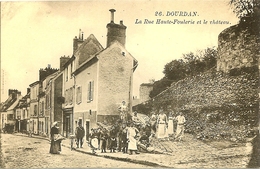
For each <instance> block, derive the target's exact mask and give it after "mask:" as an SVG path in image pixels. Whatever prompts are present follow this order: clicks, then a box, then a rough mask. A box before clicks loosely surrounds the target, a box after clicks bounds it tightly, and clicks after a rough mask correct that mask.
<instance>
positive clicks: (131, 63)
mask: <svg viewBox="0 0 260 169" xmlns="http://www.w3.org/2000/svg"><path fill="white" fill-rule="evenodd" d="M110 12H111V21H110V23H108V24H107V25H106V27H107V45H106V47H103V46H102V45H101V44H100V43H99V41H98V40H97V39H96V37H95V36H94V35H93V34H91V35H89V36H88V37H87V38H86V39H84V37H83V36H84V34H83V32H82V31H81V30H80V31H79V36H78V37H77V36H75V38H74V39H73V54H72V56H71V57H66V56H63V57H60V67H59V69H54V68H51V66H50V65H48V67H46V68H45V69H40V70H39V80H38V81H35V82H33V83H31V84H30V85H29V88H28V89H27V94H26V95H25V96H21V92H19V91H18V90H12V89H10V90H9V93H8V94H9V98H8V99H7V100H6V101H5V102H4V103H2V105H1V128H3V127H4V125H5V124H8V123H12V124H14V125H15V130H16V131H17V132H22V131H27V132H28V131H31V132H33V133H34V134H39V135H46V136H47V135H48V134H49V132H50V128H51V124H52V123H53V122H54V121H59V122H60V132H61V133H62V134H63V135H64V136H65V137H68V136H69V135H70V134H73V133H74V130H75V127H76V125H77V123H78V122H81V123H82V124H83V125H84V128H85V130H86V137H88V134H89V131H90V129H91V128H94V127H97V124H98V123H106V124H109V123H114V122H115V121H116V120H118V119H119V111H118V107H119V106H120V104H121V103H122V101H125V102H126V103H127V105H128V107H129V108H130V109H129V111H130V113H131V111H132V110H131V107H132V100H133V94H132V91H133V73H134V71H135V69H136V68H137V65H138V62H137V60H136V59H135V58H134V57H133V56H132V55H131V54H130V53H129V52H128V51H127V50H126V48H125V41H126V28H127V27H126V26H125V25H124V24H123V21H120V23H119V24H116V23H114V12H115V10H114V9H111V10H110Z"/></svg>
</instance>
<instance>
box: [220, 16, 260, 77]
mask: <svg viewBox="0 0 260 169" xmlns="http://www.w3.org/2000/svg"><path fill="white" fill-rule="evenodd" d="M258 41H259V32H258V28H257V26H256V22H255V20H254V19H253V18H251V17H243V18H241V19H240V22H239V24H237V25H234V26H231V27H229V28H227V29H225V30H223V31H222V32H221V33H220V34H219V36H218V57H217V71H223V72H225V73H227V72H229V71H230V70H231V69H234V68H241V67H253V66H257V64H258V58H259V57H260V53H259V48H260V45H259V43H257V42H258Z"/></svg>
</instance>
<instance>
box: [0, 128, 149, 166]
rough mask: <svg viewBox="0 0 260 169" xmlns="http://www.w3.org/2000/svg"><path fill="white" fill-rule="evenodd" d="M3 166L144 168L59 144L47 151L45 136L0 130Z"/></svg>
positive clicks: (47, 143) (48, 145) (48, 146)
mask: <svg viewBox="0 0 260 169" xmlns="http://www.w3.org/2000/svg"><path fill="white" fill-rule="evenodd" d="M1 143H2V145H1V149H2V153H3V157H4V160H3V159H1V161H2V162H3V161H4V164H2V167H4V168H86V167H91V168H102V167H103V168H104V167H106V168H148V167H149V166H144V165H139V164H134V163H128V162H121V161H115V160H111V159H106V158H102V157H96V156H91V155H88V154H83V153H79V152H76V151H71V150H70V149H69V148H66V147H62V152H61V154H59V155H55V154H50V153H49V148H50V144H49V142H48V141H47V140H44V139H37V138H29V137H27V136H26V135H25V136H15V135H12V134H2V133H1Z"/></svg>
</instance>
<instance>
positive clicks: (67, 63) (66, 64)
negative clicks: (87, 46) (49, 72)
mask: <svg viewBox="0 0 260 169" xmlns="http://www.w3.org/2000/svg"><path fill="white" fill-rule="evenodd" d="M73 60H75V56H74V55H72V56H71V58H70V59H69V60H68V61H67V62H66V63H65V64H64V65H63V66H62V67H63V68H65V67H67V66H68V65H69V64H70V63H71V62H72V61H73Z"/></svg>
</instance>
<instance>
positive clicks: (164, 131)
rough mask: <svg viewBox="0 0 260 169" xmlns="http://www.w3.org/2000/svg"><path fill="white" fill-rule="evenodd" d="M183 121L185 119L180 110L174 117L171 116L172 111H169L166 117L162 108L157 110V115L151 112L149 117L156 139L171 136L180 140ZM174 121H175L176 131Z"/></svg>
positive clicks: (182, 132) (182, 133)
mask: <svg viewBox="0 0 260 169" xmlns="http://www.w3.org/2000/svg"><path fill="white" fill-rule="evenodd" d="M185 122H186V119H185V117H184V115H183V113H182V112H180V113H179V115H178V116H176V117H173V114H172V112H170V113H169V116H168V117H167V115H166V113H165V112H164V111H163V109H160V110H159V114H158V115H156V113H153V114H152V116H151V118H150V123H151V126H152V131H153V134H154V135H155V136H156V137H157V138H158V139H164V138H168V137H169V136H172V137H174V139H175V140H178V141H181V140H182V137H183V135H184V129H185V128H184V126H185ZM174 123H177V128H176V131H175V127H174V126H175V125H174Z"/></svg>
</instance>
